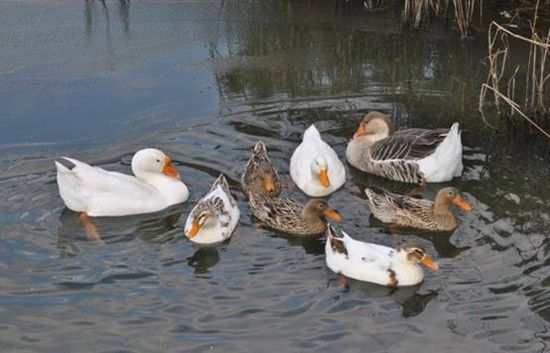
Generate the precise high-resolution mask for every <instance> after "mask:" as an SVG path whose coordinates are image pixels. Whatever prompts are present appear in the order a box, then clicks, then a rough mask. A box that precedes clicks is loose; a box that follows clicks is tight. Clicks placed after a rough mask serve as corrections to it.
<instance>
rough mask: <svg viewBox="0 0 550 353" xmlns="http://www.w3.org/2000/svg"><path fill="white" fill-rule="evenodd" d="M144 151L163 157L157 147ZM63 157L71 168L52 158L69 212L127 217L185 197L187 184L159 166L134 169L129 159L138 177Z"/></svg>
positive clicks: (187, 192)
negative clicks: (147, 168) (154, 169)
mask: <svg viewBox="0 0 550 353" xmlns="http://www.w3.org/2000/svg"><path fill="white" fill-rule="evenodd" d="M148 150H149V151H152V152H151V153H152V158H153V159H155V160H157V159H163V158H165V157H166V156H165V155H164V153H162V152H161V151H158V150H153V149H147V150H142V151H148ZM140 152H141V151H140ZM136 155H137V153H136ZM157 157H158V158H157ZM134 158H135V156H134ZM167 158H169V157H167ZM63 159H65V160H67V161H69V162H70V163H72V164H74V167H73V168H72V169H69V168H67V167H65V166H64V165H63V164H61V163H59V162H57V161H56V162H55V165H56V168H57V184H58V187H59V194H60V196H61V198H62V199H63V202H64V203H65V205H66V206H67V208H69V209H70V210H72V211H76V212H85V213H86V214H88V215H89V216H92V217H98V216H105V217H115V216H127V215H133V214H141V213H151V212H157V211H160V210H162V209H164V208H166V207H169V206H171V205H174V204H178V203H181V202H184V201H186V200H187V198H188V197H189V191H188V189H187V186H186V185H185V184H184V183H183V182H181V181H180V180H179V179H177V178H175V177H173V176H169V175H165V174H162V172H161V171H162V168H163V167H162V166H160V165H159V171H158V172H155V171H153V170H148V171H146V170H140V169H139V168H137V167H136V168H134V159H133V160H132V169H133V170H134V173H136V172H137V174H139V175H140V177H139V178H138V177H135V176H130V175H127V174H122V173H118V172H110V171H106V170H104V169H102V168H100V167H92V166H90V165H88V164H86V163H84V162H81V161H78V160H76V159H73V158H66V157H65V158H63ZM170 161H171V160H170ZM162 163H166V162H165V161H164V160H162V161H161V162H160V163H159V164H162ZM168 163H169V162H168ZM170 167H171V164H170ZM172 169H173V167H172ZM174 172H175V170H174ZM176 173H177V172H176Z"/></svg>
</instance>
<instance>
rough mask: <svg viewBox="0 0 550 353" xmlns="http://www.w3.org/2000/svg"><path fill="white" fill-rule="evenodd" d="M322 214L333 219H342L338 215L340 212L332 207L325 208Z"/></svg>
mask: <svg viewBox="0 0 550 353" xmlns="http://www.w3.org/2000/svg"><path fill="white" fill-rule="evenodd" d="M324 214H325V216H327V217H328V218H330V219H334V220H335V221H342V216H341V215H340V212H338V211H336V210H335V209H333V208H329V209H327V210H326V211H325V213H324Z"/></svg>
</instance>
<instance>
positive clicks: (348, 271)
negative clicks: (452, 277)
mask: <svg viewBox="0 0 550 353" xmlns="http://www.w3.org/2000/svg"><path fill="white" fill-rule="evenodd" d="M325 253H326V262H327V266H328V268H330V269H331V270H332V271H333V272H335V273H337V274H339V275H341V276H345V277H344V278H346V277H349V278H353V279H356V280H359V281H365V282H372V283H376V284H380V285H383V286H389V287H397V286H412V285H415V284H418V283H420V282H422V280H423V279H424V271H422V267H420V264H421V263H422V264H424V265H425V266H427V267H428V268H430V269H431V270H434V271H435V270H437V269H438V268H439V266H438V265H437V264H436V263H435V262H434V261H433V260H432V259H431V258H430V257H429V256H428V255H427V254H426V251H425V250H424V249H423V248H422V247H420V246H418V245H415V244H410V243H405V244H401V245H399V246H398V247H397V248H395V249H392V248H390V247H387V246H383V245H377V244H372V243H365V242H361V241H358V240H355V239H353V238H351V237H350V236H349V235H347V234H346V233H345V232H341V234H339V233H338V231H337V230H336V229H335V228H334V227H333V226H332V225H330V224H329V225H328V228H327V243H326V245H325ZM344 281H345V280H344Z"/></svg>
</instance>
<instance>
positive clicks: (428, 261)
mask: <svg viewBox="0 0 550 353" xmlns="http://www.w3.org/2000/svg"><path fill="white" fill-rule="evenodd" d="M422 263H423V264H424V265H425V266H426V267H427V268H429V269H430V270H432V271H436V270H437V269H439V265H438V264H437V262H435V261H434V260H432V258H431V257H429V256H428V255H424V258H422Z"/></svg>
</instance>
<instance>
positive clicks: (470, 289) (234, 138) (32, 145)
mask: <svg viewBox="0 0 550 353" xmlns="http://www.w3.org/2000/svg"><path fill="white" fill-rule="evenodd" d="M399 16H400V13H399V9H398V7H396V8H389V9H386V10H383V11H375V12H373V13H370V14H369V13H365V12H364V11H362V10H361V7H360V6H355V5H353V4H345V3H343V2H323V3H321V4H318V3H317V2H301V1H293V2H287V1H263V2H240V1H239V2H231V1H225V2H223V4H222V3H221V2H217V1H212V2H202V1H197V2H192V1H191V2H188V1H185V2H184V1H158V2H148V1H146V2H138V1H132V2H128V3H125V2H118V1H116V2H115V1H112V2H109V1H107V2H106V7H103V6H102V3H101V2H98V1H88V2H85V1H78V2H73V1H46V2H44V1H41V2H38V1H30V0H29V1H23V2H14V1H5V0H4V1H0V44H1V45H0V46H1V47H2V51H1V52H0V150H1V153H0V165H1V167H0V193H1V194H2V198H1V199H0V252H1V255H0V256H1V260H0V303H1V306H0V311H1V314H0V338H1V339H0V349H1V350H2V351H3V352H16V351H17V352H37V351H40V352H60V351H65V352H81V351H82V352H90V351H94V352H146V351H155V352H158V351H167V352H181V351H185V352H201V351H220V352H222V351H223V352H225V351H246V352H257V351H264V350H266V349H269V350H276V351H313V350H321V351H328V350H331V351H335V350H343V351H350V352H359V351H361V352H364V351H369V352H386V351H388V352H390V351H391V352H406V351H420V350H422V351H425V352H436V351H443V352H502V351H517V352H542V351H545V350H546V351H548V348H547V346H548V342H549V341H550V332H549V329H550V277H549V272H550V271H549V268H550V260H549V259H550V257H549V250H550V242H549V240H548V239H549V238H548V228H549V225H550V204H549V200H550V197H549V196H550V189H549V188H548V184H547V183H548V177H549V175H550V167H549V163H548V160H549V147H548V142H547V141H545V140H542V139H540V138H537V137H536V136H527V137H525V136H524V135H514V134H495V133H494V132H492V131H490V130H489V129H488V128H487V127H485V126H484V125H483V124H482V123H481V122H480V121H479V118H478V115H477V113H476V109H477V101H476V95H477V90H478V87H479V82H481V80H483V79H484V77H485V67H484V66H483V65H482V59H483V57H484V55H485V50H484V45H485V42H484V39H483V38H482V36H479V37H478V38H474V39H471V40H468V41H465V42H458V41H457V40H456V39H455V38H452V35H449V33H448V32H447V31H446V29H444V28H443V27H441V26H439V25H437V24H435V25H433V26H430V27H428V28H426V29H425V30H423V31H421V32H414V31H413V32H408V31H404V30H402V29H401V26H400V23H399V21H398V19H399ZM373 109H378V110H382V111H384V112H386V113H389V114H391V115H392V116H394V117H395V118H396V120H397V122H398V124H399V125H400V126H402V127H409V126H415V127H436V126H437V127H442V126H450V124H451V123H452V122H454V121H459V122H461V124H462V126H463V128H464V129H465V130H466V131H465V133H464V137H463V140H464V143H465V146H466V148H465V156H464V159H465V160H464V162H465V172H464V175H463V177H462V178H460V179H456V180H454V181H453V182H452V183H449V185H454V186H456V187H458V188H459V189H461V190H462V191H463V193H464V194H465V195H466V197H467V198H468V200H469V201H471V202H472V203H473V204H474V207H475V208H474V211H473V212H472V213H468V214H466V213H462V212H460V213H458V216H459V218H460V220H461V225H460V227H459V228H458V229H457V230H456V231H455V232H453V233H450V234H449V233H442V234H430V233H426V232H410V231H407V232H400V234H397V235H392V236H389V235H387V234H386V233H385V232H384V229H383V225H382V224H380V223H379V222H378V221H376V220H375V219H373V218H372V217H371V216H370V212H369V210H368V207H367V206H366V201H365V198H364V196H363V195H362V194H361V191H360V190H361V189H360V187H363V186H365V185H369V184H377V185H384V186H386V187H391V188H393V189H395V190H406V188H407V187H408V186H406V185H405V186H404V185H400V184H394V183H391V184H390V183H388V182H386V181H383V180H380V179H378V178H375V177H370V176H365V175H363V174H361V173H357V172H354V171H351V170H350V173H349V180H348V182H347V183H346V184H345V186H344V187H343V188H342V189H341V190H340V191H338V192H337V193H335V194H333V195H332V196H331V197H330V199H329V203H330V205H331V206H333V207H335V208H336V209H338V210H339V211H340V212H341V213H342V215H343V217H344V219H345V222H344V223H342V224H340V225H339V226H340V227H341V228H342V229H345V230H346V231H348V232H349V233H350V234H352V235H353V236H355V237H357V238H359V239H363V240H368V241H374V242H379V243H383V244H386V245H392V246H393V245H396V244H398V243H399V242H401V241H403V240H407V241H414V242H417V243H419V244H421V245H423V246H425V247H426V248H427V249H428V251H429V252H430V253H432V254H433V255H434V256H435V257H437V258H438V261H439V263H440V266H441V270H440V271H438V272H435V273H428V274H427V276H426V279H425V281H424V282H423V283H422V284H421V285H418V286H415V287H412V288H403V289H398V290H390V289H386V288H383V287H379V286H375V285H370V284H364V283H359V282H356V281H351V290H350V291H349V292H343V291H342V290H341V288H339V286H338V284H337V282H335V281H333V279H334V278H335V276H334V274H332V273H331V272H330V271H329V270H328V269H326V266H325V262H324V261H325V260H324V254H323V246H324V239H322V238H321V239H311V240H307V241H300V240H296V239H293V238H290V237H287V236H284V235H283V234H279V233H277V232H273V231H268V230H260V229H256V226H255V221H254V220H253V219H251V217H250V212H249V209H248V206H247V203H246V201H245V200H244V197H243V195H242V194H241V193H240V191H239V189H238V180H239V178H240V174H241V171H242V167H243V166H244V163H245V161H246V160H247V159H248V156H249V151H250V149H251V148H252V146H253V144H254V143H255V142H256V141H257V140H258V139H259V138H261V139H262V140H264V141H265V142H266V143H267V145H268V148H269V150H270V154H271V156H272V159H273V160H274V162H275V164H276V166H277V167H278V169H279V170H280V172H281V173H282V174H283V175H284V176H286V175H288V164H289V159H290V153H291V151H292V150H293V148H294V147H295V146H296V145H297V143H298V141H299V140H300V137H301V132H302V131H303V130H304V128H305V127H307V126H308V125H309V124H311V123H313V122H315V124H316V125H317V127H318V128H319V129H320V130H321V131H322V134H323V137H324V138H325V139H326V141H327V142H328V143H330V144H331V145H332V146H334V148H335V149H336V151H337V152H338V153H339V155H340V156H343V155H344V150H345V146H346V143H347V141H348V139H349V138H350V136H351V135H352V133H353V131H354V129H355V128H356V125H357V123H358V122H359V121H360V119H361V116H362V115H363V114H364V113H365V112H367V111H370V110H373ZM145 146H156V147H158V148H161V149H163V150H164V151H166V152H168V153H169V154H171V155H172V156H173V157H174V160H175V161H176V166H177V168H178V169H179V171H180V172H181V174H182V177H183V180H184V181H185V182H186V183H187V184H188V186H189V188H190V190H191V197H190V200H189V201H188V202H186V203H185V204H183V205H177V206H174V207H172V208H170V209H168V210H165V211H162V212H159V213H158V214H152V215H145V216H136V217H126V218H119V219H96V220H95V221H94V223H95V224H96V226H97V228H98V230H99V231H100V233H101V234H102V237H103V242H101V243H94V242H91V241H89V240H88V239H87V237H86V235H85V233H84V231H83V228H82V226H81V223H80V221H79V219H78V216H77V215H76V214H74V213H72V212H70V211H68V210H65V209H64V206H63V204H62V202H61V200H60V198H59V196H58V194H57V186H56V183H55V174H54V167H53V160H54V159H55V158H56V157H58V156H63V155H68V156H73V157H77V158H79V159H82V160H85V161H87V162H90V163H93V164H97V165H101V166H102V167H104V168H107V169H113V170H118V171H123V172H130V168H129V162H130V159H131V155H132V153H133V152H134V151H135V150H137V149H139V148H143V147H145ZM220 172H224V173H226V175H227V176H228V177H229V179H230V184H231V186H232V187H233V189H234V195H235V196H236V197H237V199H238V200H239V204H240V207H241V211H242V216H241V222H240V225H239V227H238V228H237V230H236V232H235V234H234V236H233V237H232V238H231V240H230V241H229V242H228V243H227V244H224V245H221V246H218V247H216V248H198V247H195V246H193V245H192V244H191V243H189V242H188V241H187V240H186V239H185V237H184V236H183V229H182V228H183V223H184V221H185V218H186V216H187V214H188V212H189V211H190V209H191V208H192V207H193V204H194V203H195V202H196V201H197V200H198V199H199V198H200V197H201V196H202V195H203V194H204V193H205V192H206V191H207V190H208V189H209V187H210V184H211V183H212V182H213V180H214V178H215V177H216V176H217V175H218V174H219V173H220ZM446 185H447V184H446ZM441 186H442V185H430V186H429V188H428V190H427V192H426V195H425V196H426V197H428V198H431V197H433V196H434V195H435V193H436V192H437V190H438V189H439V188H440V187H441ZM285 195H292V196H293V197H296V198H298V199H300V200H305V197H304V195H302V194H301V193H299V192H298V191H297V190H296V189H294V190H292V189H291V190H285Z"/></svg>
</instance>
